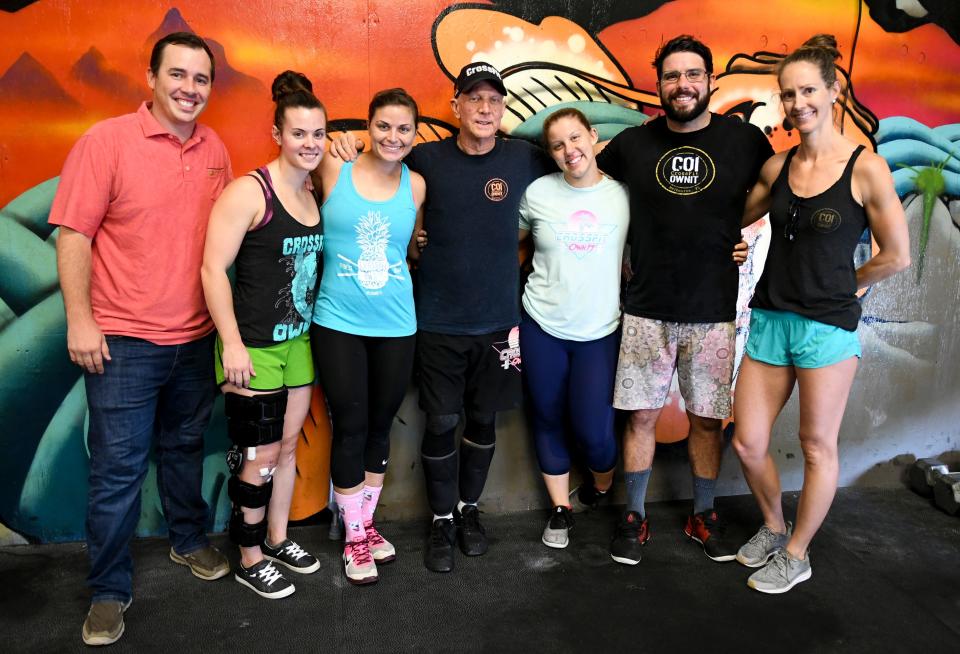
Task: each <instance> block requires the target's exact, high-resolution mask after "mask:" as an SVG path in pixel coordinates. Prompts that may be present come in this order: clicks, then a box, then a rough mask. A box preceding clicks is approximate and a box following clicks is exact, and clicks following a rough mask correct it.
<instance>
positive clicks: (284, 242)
mask: <svg viewBox="0 0 960 654" xmlns="http://www.w3.org/2000/svg"><path fill="white" fill-rule="evenodd" d="M249 175H250V176H251V177H253V178H254V179H256V180H257V182H259V184H260V187H261V188H262V189H263V195H264V199H265V201H266V211H265V212H264V216H263V219H262V220H261V221H260V223H259V224H258V225H257V226H256V227H254V228H253V229H252V230H250V231H249V232H247V234H246V235H245V236H244V237H243V242H242V243H241V244H240V250H239V251H238V252H237V258H236V262H235V265H236V278H235V281H234V285H233V310H234V314H235V315H236V317H237V326H238V327H239V328H240V338H241V339H242V340H243V344H244V345H246V346H248V347H267V346H270V345H276V344H277V343H282V342H284V341H287V340H290V339H292V338H296V337H297V336H299V335H300V334H303V333H304V332H306V331H307V330H309V328H310V322H311V320H312V319H313V304H314V301H315V298H316V293H317V280H318V279H319V278H320V270H319V266H321V265H322V258H321V257H320V256H318V253H319V252H320V251H321V250H322V248H323V222H322V219H321V222H319V223H318V224H316V225H314V226H312V227H308V226H306V225H303V224H301V223H299V222H297V220H296V219H294V218H293V216H291V215H290V214H289V213H288V212H287V210H286V209H285V208H284V207H283V205H282V204H281V203H280V200H279V198H277V194H276V193H275V192H274V190H273V183H272V181H271V179H270V173H269V172H268V171H267V169H266V167H263V168H258V169H257V170H256V171H255V172H253V173H249ZM313 200H314V202H316V201H317V198H316V195H314V196H313ZM317 204H318V207H319V203H317ZM318 213H319V208H318Z"/></svg>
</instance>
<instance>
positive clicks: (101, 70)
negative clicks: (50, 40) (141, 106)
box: [70, 47, 146, 103]
mask: <svg viewBox="0 0 960 654" xmlns="http://www.w3.org/2000/svg"><path fill="white" fill-rule="evenodd" d="M70 77H71V78H72V79H74V80H76V81H78V82H81V83H83V84H86V85H88V86H92V87H94V88H96V89H97V90H98V91H103V92H105V93H109V94H110V95H113V96H116V97H117V98H118V99H122V100H124V101H127V102H130V103H137V102H139V101H140V100H141V99H142V98H143V97H144V95H145V93H146V91H145V90H144V88H141V87H140V86H138V85H137V84H135V83H134V81H133V80H131V79H130V78H129V77H127V76H126V75H124V74H123V73H121V72H120V71H118V70H115V69H113V68H111V67H110V66H109V65H108V64H107V59H106V57H104V56H103V53H102V52H100V51H99V50H97V49H96V48H95V47H91V48H90V49H89V50H87V51H86V52H85V53H84V54H83V56H82V57H80V58H79V59H77V62H76V63H75V64H73V67H72V68H70Z"/></svg>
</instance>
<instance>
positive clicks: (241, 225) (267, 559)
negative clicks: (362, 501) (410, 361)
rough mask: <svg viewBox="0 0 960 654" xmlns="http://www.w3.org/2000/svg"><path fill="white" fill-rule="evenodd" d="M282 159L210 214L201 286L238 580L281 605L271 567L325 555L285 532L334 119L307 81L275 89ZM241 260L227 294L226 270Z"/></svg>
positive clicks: (304, 564)
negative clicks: (320, 187) (321, 187)
mask: <svg viewBox="0 0 960 654" xmlns="http://www.w3.org/2000/svg"><path fill="white" fill-rule="evenodd" d="M272 92H273V99H274V102H276V111H275V113H274V123H273V139H274V140H275V141H276V143H277V145H279V146H280V156H278V157H277V158H276V159H274V160H273V161H271V162H270V163H268V164H267V165H266V166H263V167H262V168H258V169H257V170H256V171H254V172H252V173H250V174H248V175H244V176H243V177H240V178H239V179H237V180H235V181H233V182H232V183H231V184H230V185H229V186H227V188H226V189H224V191H223V194H222V195H221V196H220V198H219V199H218V200H217V203H216V204H215V205H214V207H213V211H212V212H211V214H210V224H209V226H208V228H207V240H206V248H205V251H204V256H203V269H202V275H203V291H204V295H205V296H206V300H207V306H208V308H209V309H210V315H211V316H212V317H213V321H214V322H215V323H216V325H217V332H218V335H217V347H216V354H215V357H214V358H215V361H214V365H215V368H216V374H217V383H219V384H220V387H221V389H222V391H223V393H224V408H225V412H226V416H227V434H228V436H229V437H230V440H231V441H232V442H233V446H232V447H231V448H230V450H228V452H227V464H228V466H229V467H230V471H231V473H232V475H231V477H230V480H229V483H228V493H229V496H230V500H231V501H232V502H233V511H232V513H231V517H230V529H229V531H230V539H231V540H232V541H233V542H234V543H236V544H237V545H239V547H240V565H239V567H238V568H237V570H236V573H235V578H236V580H237V581H238V582H240V583H241V584H243V585H245V586H247V587H249V588H250V589H252V590H253V591H254V592H255V593H257V594H258V595H261V596H263V597H266V598H269V599H279V598H281V597H286V596H288V595H290V594H291V593H293V592H294V586H293V584H292V583H291V582H290V580H288V579H286V578H285V577H284V576H283V574H282V573H281V572H280V570H278V569H277V568H276V567H275V566H274V563H281V564H283V565H284V566H286V568H287V569H288V570H291V571H293V572H298V573H310V572H314V571H316V570H317V569H319V567H320V563H319V561H317V559H316V558H315V557H314V556H313V555H311V554H309V553H307V552H306V551H304V550H303V549H302V548H301V547H300V546H299V545H297V544H296V543H295V542H293V541H292V540H290V539H289V538H288V537H287V519H288V516H289V514H290V503H291V501H292V499H293V484H294V479H295V477H296V451H297V440H298V438H299V434H300V429H301V428H302V427H303V422H304V419H305V418H306V416H307V411H308V410H309V408H310V397H311V394H312V392H313V379H314V371H313V360H312V358H311V356H310V337H309V327H310V321H311V320H312V318H313V305H314V298H315V296H316V289H317V279H318V277H319V274H318V263H319V261H320V258H319V257H320V251H321V249H322V245H323V224H322V222H321V219H320V210H319V206H318V202H317V198H316V196H315V194H314V193H313V191H312V190H311V189H310V187H309V184H308V181H307V178H308V177H309V175H310V172H311V171H312V170H314V169H315V168H316V167H317V166H318V165H319V164H320V160H321V158H322V157H323V146H324V139H325V137H326V126H327V115H326V110H325V109H324V108H323V105H322V104H321V103H320V101H319V100H318V99H317V98H316V96H314V95H313V86H312V84H311V83H310V80H308V79H307V78H306V77H305V76H304V75H302V74H300V73H294V72H293V71H286V72H284V73H281V74H280V75H278V76H277V78H276V79H275V80H274V82H273V88H272ZM234 263H236V280H235V283H234V286H233V289H232V291H231V287H230V280H229V279H228V278H227V270H228V269H229V268H230V266H231V265H233V264H234Z"/></svg>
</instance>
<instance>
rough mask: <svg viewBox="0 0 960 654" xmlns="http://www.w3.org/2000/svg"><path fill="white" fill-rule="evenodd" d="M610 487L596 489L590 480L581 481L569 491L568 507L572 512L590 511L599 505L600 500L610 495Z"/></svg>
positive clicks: (608, 497)
mask: <svg viewBox="0 0 960 654" xmlns="http://www.w3.org/2000/svg"><path fill="white" fill-rule="evenodd" d="M610 490H611V489H609V488H608V489H607V490H605V491H601V490H597V487H596V486H594V485H593V483H591V482H587V483H583V484H580V485H579V486H577V487H576V488H574V489H573V490H572V491H570V509H571V510H572V511H573V512H574V513H583V512H584V511H592V510H593V509H596V508H597V507H598V506H600V502H602V501H603V500H608V499H610V497H611V495H612V494H611V492H610Z"/></svg>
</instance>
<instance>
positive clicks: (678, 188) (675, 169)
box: [657, 147, 717, 195]
mask: <svg viewBox="0 0 960 654" xmlns="http://www.w3.org/2000/svg"><path fill="white" fill-rule="evenodd" d="M716 176H717V168H716V166H714V165H713V160H712V159H711V158H710V155H708V154H707V153H706V152H704V151H703V150H701V149H699V148H691V147H682V148H674V149H673V150H670V151H669V152H667V153H666V154H664V155H663V156H662V157H660V161H658V162H657V182H659V183H660V186H662V187H663V189H664V190H665V191H668V192H670V193H673V194H674V195H695V194H697V193H699V192H701V191H704V190H706V189H707V188H708V187H709V186H710V185H711V184H712V183H713V180H714V179H715V178H716Z"/></svg>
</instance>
